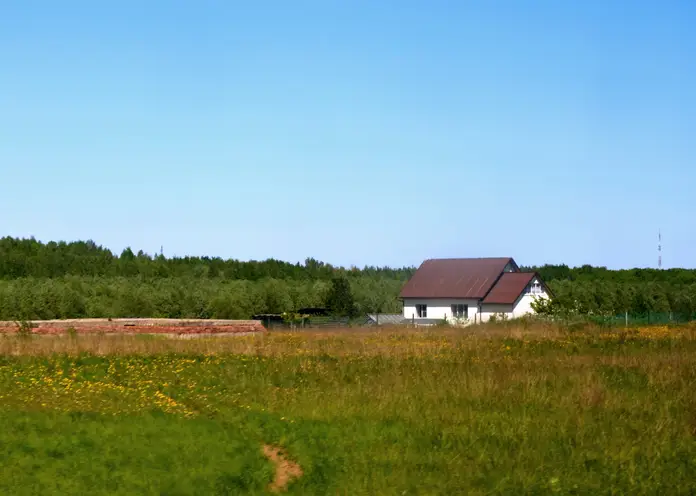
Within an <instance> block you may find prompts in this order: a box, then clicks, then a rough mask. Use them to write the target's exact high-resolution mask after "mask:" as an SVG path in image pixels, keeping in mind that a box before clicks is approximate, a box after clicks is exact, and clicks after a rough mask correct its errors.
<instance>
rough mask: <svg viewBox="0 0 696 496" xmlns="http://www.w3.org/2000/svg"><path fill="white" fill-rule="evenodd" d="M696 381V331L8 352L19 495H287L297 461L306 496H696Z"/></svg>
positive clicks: (533, 332)
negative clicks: (281, 457) (284, 460)
mask: <svg viewBox="0 0 696 496" xmlns="http://www.w3.org/2000/svg"><path fill="white" fill-rule="evenodd" d="M694 383H696V327H695V326H690V325H683V326H673V327H643V328H637V329H610V328H606V327H604V328H600V327H593V326H583V327H580V328H578V327H575V328H566V327H563V326H560V325H556V324H550V323H544V322H534V321H528V320H523V321H516V322H508V323H497V324H489V325H483V326H474V327H471V328H468V329H445V328H443V329H436V328H433V329H430V330H412V329H396V328H395V329H386V328H385V329H382V330H379V331H377V330H338V331H331V332H328V331H323V332H319V331H312V332H310V331H300V332H271V333H268V334H265V335H258V336H246V337H233V338H211V339H196V340H176V339H167V338H155V337H150V336H115V337H112V336H98V335H93V336H85V335H79V336H75V335H70V334H66V335H64V336H54V337H38V336H33V337H30V336H22V335H19V336H5V337H0V405H1V406H0V419H1V420H2V424H3V429H2V430H1V431H0V446H1V448H0V454H1V455H0V456H2V464H1V465H0V466H1V467H2V468H0V471H2V476H1V477H0V493H2V494H16V495H21V494H68V495H69V494H124V495H125V494H153V495H154V494H168V495H175V494H181V495H184V494H186V495H192V494H201V495H211V494H267V493H269V492H270V491H272V490H273V489H274V488H275V489H277V487H276V486H273V483H274V480H276V478H277V477H278V473H277V471H278V467H280V466H281V464H279V463H275V464H274V462H273V461H271V460H270V458H269V456H270V457H273V456H275V455H274V453H276V451H275V450H276V449H281V448H282V450H283V452H284V453H285V456H287V457H288V460H289V462H288V463H290V462H292V463H297V464H298V466H299V468H297V467H296V469H295V470H293V471H290V472H288V474H286V476H287V477H286V480H285V481H284V482H286V483H288V485H287V487H285V489H286V490H287V491H288V492H289V493H290V494H309V495H311V494H317V495H326V494H350V495H360V494H394V495H404V494H659V493H662V494H693V493H694V491H696V480H695V479H694V476H693V475H694V473H696V395H694V393H693V384H694ZM271 447H273V448H271ZM276 462H277V460H276ZM284 466H285V468H287V467H289V466H290V467H292V465H288V464H286V465H284ZM281 486H283V484H281Z"/></svg>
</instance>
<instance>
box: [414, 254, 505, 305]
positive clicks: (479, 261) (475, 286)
mask: <svg viewBox="0 0 696 496" xmlns="http://www.w3.org/2000/svg"><path fill="white" fill-rule="evenodd" d="M508 263H512V264H513V266H515V267H516V264H515V261H514V260H513V259H512V258H442V259H433V260H426V261H425V262H423V263H422V264H421V266H420V267H419V268H418V270H417V271H416V273H415V274H413V277H412V278H411V280H409V281H408V282H407V283H406V285H405V286H404V288H403V289H402V290H401V297H402V298H474V299H476V298H483V297H484V296H486V294H487V293H488V292H489V291H490V289H491V288H492V287H493V285H494V284H495V282H496V281H497V280H498V278H499V277H500V275H501V274H502V273H503V270H505V266H506V265H507V264H508Z"/></svg>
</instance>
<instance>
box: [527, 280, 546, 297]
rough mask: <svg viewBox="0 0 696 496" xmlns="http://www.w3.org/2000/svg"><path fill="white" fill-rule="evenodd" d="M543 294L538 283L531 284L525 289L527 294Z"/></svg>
mask: <svg viewBox="0 0 696 496" xmlns="http://www.w3.org/2000/svg"><path fill="white" fill-rule="evenodd" d="M543 292H544V290H543V288H542V287H541V284H540V283H539V281H534V282H532V284H530V285H529V287H528V288H527V293H528V294H533V295H538V294H542V293H543Z"/></svg>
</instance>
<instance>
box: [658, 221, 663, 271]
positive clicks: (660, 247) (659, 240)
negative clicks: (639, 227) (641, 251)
mask: <svg viewBox="0 0 696 496" xmlns="http://www.w3.org/2000/svg"><path fill="white" fill-rule="evenodd" d="M657 268H658V269H662V231H661V230H659V231H657Z"/></svg>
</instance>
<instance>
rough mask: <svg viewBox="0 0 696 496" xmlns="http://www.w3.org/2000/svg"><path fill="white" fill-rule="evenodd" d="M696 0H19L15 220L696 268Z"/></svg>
mask: <svg viewBox="0 0 696 496" xmlns="http://www.w3.org/2000/svg"><path fill="white" fill-rule="evenodd" d="M695 25H696V2H693V1H683V2H675V1H668V0H667V1H654V2H643V1H625V2H620V1H606V0H599V1H583V2H570V1H568V2H565V1H556V0H554V1H524V2H519V1H513V0H510V1H490V2H488V1H465V0H459V1H454V0H452V1H438V0H423V1H420V2H416V1H404V0H380V1H376V0H369V1H357V0H350V1H338V0H316V1H302V0H294V1H284V0H283V1H281V0H276V1H263V0H254V1H249V2H237V1H232V0H220V1H216V2H213V1H203V0H196V1H193V0H189V1H154V0H149V1H143V0H128V1H124V0H121V1H114V2H95V1H92V0H90V1H80V2H77V1H70V0H64V1H61V2H57V1H53V0H51V1H38V0H33V1H32V0H15V1H11V0H8V1H5V2H2V3H0V172H2V176H1V177H2V181H1V184H2V191H0V212H1V215H0V235H12V236H21V237H25V236H32V235H33V236H35V237H36V238H38V239H41V240H45V241H47V240H75V239H93V240H95V241H96V242H97V243H99V244H103V245H105V246H107V247H109V248H111V249H113V250H115V251H120V250H121V249H123V248H124V247H125V246H127V245H130V246H131V247H132V248H133V249H134V250H138V249H143V250H145V251H146V252H149V253H154V252H156V251H158V250H159V247H160V246H161V245H163V246H164V251H165V254H166V255H186V254H191V255H211V256H222V257H225V258H227V257H233V258H239V259H243V260H246V259H265V258H268V257H273V258H278V259H283V260H288V261H292V262H295V261H303V260H304V259H305V258H306V257H315V258H317V259H320V260H323V261H327V262H330V263H334V264H340V265H350V264H356V265H358V266H362V265H365V264H370V265H393V266H401V265H418V264H420V262H421V261H422V259H424V258H434V257H460V256H461V257H471V256H512V257H514V258H515V260H516V261H517V262H518V263H519V264H522V265H531V264H543V263H567V264H569V265H580V264H584V263H590V264H594V265H606V266H608V267H611V268H621V267H634V266H638V267H649V266H655V265H656V263H657V233H658V229H660V228H661V229H662V232H663V237H664V247H663V258H664V265H665V266H666V267H671V266H682V267H696V220H695V218H696V197H695V196H694V191H695V190H696V96H695V95H696V29H694V26H695Z"/></svg>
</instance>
